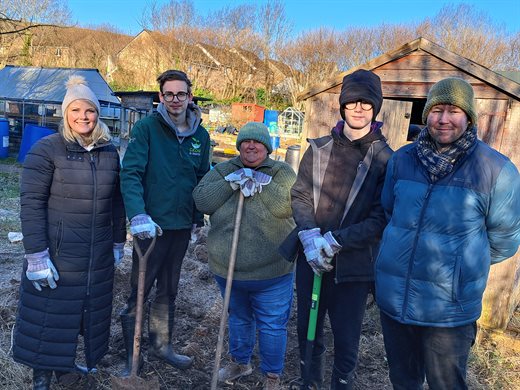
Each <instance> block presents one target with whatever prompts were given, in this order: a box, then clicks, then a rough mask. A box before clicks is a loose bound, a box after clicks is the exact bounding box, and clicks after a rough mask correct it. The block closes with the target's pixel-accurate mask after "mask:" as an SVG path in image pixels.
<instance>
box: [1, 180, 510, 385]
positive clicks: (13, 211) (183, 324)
mask: <svg viewBox="0 0 520 390" xmlns="http://www.w3.org/2000/svg"><path fill="white" fill-rule="evenodd" d="M4 179H5V178H4ZM0 184H2V183H0ZM2 185H6V184H5V183H4V184H2ZM0 195H2V193H1V189H0ZM12 195H13V194H12V193H4V194H3V196H2V197H1V198H0V199H1V204H0V388H2V389H29V388H31V372H30V370H29V369H28V368H27V367H25V366H22V365H20V364H17V363H14V362H13V361H12V359H11V356H10V355H11V342H12V331H13V327H14V323H15V318H16V307H17V301H18V287H19V282H20V272H21V264H22V258H23V253H24V252H23V246H22V244H21V243H11V242H9V240H8V239H7V233H8V232H9V231H20V226H19V219H18V213H19V201H18V198H17V197H13V196H12ZM206 229H207V228H204V229H202V232H201V233H200V234H199V238H198V240H197V242H196V243H194V244H190V246H189V249H188V252H187V254H186V257H185V259H184V264H183V270H182V275H181V281H180V285H179V293H178V297H177V310H176V324H175V339H174V347H175V348H176V349H177V350H178V351H181V352H182V353H185V354H188V355H191V356H193V357H194V358H195V363H194V365H193V367H192V368H190V369H188V370H186V371H180V370H176V369H174V368H171V367H169V366H168V365H166V364H164V363H162V362H159V361H148V359H147V355H146V349H147V335H146V332H145V334H144V343H143V349H144V357H145V365H144V368H143V371H142V374H141V376H142V377H143V378H151V377H156V378H158V380H159V383H160V386H161V389H172V390H173V389H179V390H189V389H193V390H195V389H197V390H202V389H209V388H210V382H211V375H212V370H213V366H214V358H215V349H216V344H217V336H218V329H219V323H220V317H221V310H222V299H221V297H220V294H219V292H218V290H217V287H216V284H215V282H214V280H213V278H212V275H211V274H210V272H209V270H208V264H207V252H206V243H205V236H206V233H207V230H206ZM130 245H131V244H130V243H127V246H126V248H125V252H126V255H125V260H124V262H123V264H122V265H121V266H119V267H118V268H117V270H116V278H115V285H114V292H115V294H114V308H113V318H112V328H111V338H110V349H109V351H108V353H107V354H106V356H105V357H104V358H103V360H102V361H101V363H100V364H99V365H98V371H97V373H95V374H92V375H89V377H88V378H82V379H80V380H79V381H78V382H76V383H75V384H73V385H70V386H64V385H59V384H57V383H56V382H54V383H53V387H52V388H53V389H76V390H77V389H110V388H111V379H110V378H111V375H117V374H118V373H119V372H120V371H121V370H122V369H123V367H124V357H125V353H124V346H123V341H122V336H121V330H120V326H119V321H118V315H117V313H118V312H119V311H120V309H121V308H122V307H123V306H124V303H125V299H126V297H127V294H128V284H129V276H130V268H131V258H130V253H131V246H130ZM519 318H520V317H519ZM295 324H296V317H295V311H294V310H293V312H292V315H291V319H290V323H289V343H288V348H287V354H286V366H285V372H284V375H283V379H282V383H283V386H284V388H287V389H289V388H290V384H291V382H292V381H293V380H295V379H296V378H297V377H298V375H299V360H298V349H297V343H296V339H297V338H296V327H295ZM326 333H327V345H328V352H327V362H328V363H329V364H328V370H327V374H326V378H327V383H328V378H329V377H330V371H331V365H332V358H333V355H332V352H333V348H332V339H331V334H330V328H328V331H327V332H326ZM225 345H227V339H226V344H225ZM491 348H492V347H491ZM489 353H493V354H494V355H493V356H495V357H496V356H497V354H496V351H493V350H490V352H489ZM486 354H488V350H483V351H482V355H484V358H485V355H486ZM509 358H511V359H510V360H508V361H507V365H506V368H504V370H507V369H509V370H510V372H509V373H508V376H507V379H506V380H505V381H504V380H502V379H500V380H491V379H490V376H491V375H495V374H493V369H494V367H493V365H494V364H495V363H493V361H492V360H490V359H487V360H485V361H484V362H483V361H482V358H481V357H478V356H473V357H472V358H471V363H470V367H469V372H468V379H469V383H470V388H471V389H511V390H514V389H520V386H519V387H517V385H518V384H519V383H520V373H519V367H518V363H519V361H518V358H515V357H514V356H513V357H509ZM515 359H516V360H515ZM226 361H227V355H226V348H224V353H223V360H222V364H225V363H226ZM78 362H79V363H81V347H80V350H79V351H78ZM252 363H253V365H254V366H255V367H256V369H255V371H254V372H253V374H252V375H251V376H249V377H246V378H242V379H240V380H239V381H237V382H236V383H234V384H232V385H225V386H222V387H221V388H226V389H261V388H262V380H263V377H262V375H261V373H260V372H259V370H258V365H259V361H258V356H257V354H256V353H255V356H254V357H253V361H252ZM488 363H489V365H490V367H486V364H488ZM500 364H502V363H500ZM515 378H516V379H515ZM356 388H357V389H390V388H391V386H390V383H389V380H388V371H387V364H386V361H385V354H384V347H383V338H382V334H381V329H380V325H379V318H378V313H377V308H376V305H375V304H374V302H373V301H372V300H371V301H370V302H369V304H368V308H367V313H366V315H365V320H364V326H363V334H362V337H361V345H360V358H359V367H358V370H357V384H356Z"/></svg>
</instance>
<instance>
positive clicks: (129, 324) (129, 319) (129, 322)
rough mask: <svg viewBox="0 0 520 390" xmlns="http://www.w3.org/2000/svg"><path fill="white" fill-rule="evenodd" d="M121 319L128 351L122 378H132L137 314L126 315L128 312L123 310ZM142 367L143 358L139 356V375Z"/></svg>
mask: <svg viewBox="0 0 520 390" xmlns="http://www.w3.org/2000/svg"><path fill="white" fill-rule="evenodd" d="M119 318H120V319H121V329H122V332H123V342H124V344H125V349H126V365H125V369H124V370H123V372H122V373H121V376H130V371H132V358H133V356H134V332H135V313H126V310H123V311H122V312H121V314H120V315H119ZM142 366H143V357H142V356H139V367H138V368H137V372H138V373H139V371H140V370H141V368H142Z"/></svg>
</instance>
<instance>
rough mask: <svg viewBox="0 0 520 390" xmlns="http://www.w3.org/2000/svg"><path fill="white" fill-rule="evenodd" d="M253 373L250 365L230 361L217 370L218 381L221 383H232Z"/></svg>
mask: <svg viewBox="0 0 520 390" xmlns="http://www.w3.org/2000/svg"><path fill="white" fill-rule="evenodd" d="M252 373H253V367H252V366H251V363H247V364H240V363H238V362H236V361H234V360H231V362H230V363H229V364H227V365H226V366H224V367H222V368H221V369H220V370H218V381H219V382H221V383H226V382H232V381H234V380H235V379H238V378H241V377H243V376H248V375H251V374H252Z"/></svg>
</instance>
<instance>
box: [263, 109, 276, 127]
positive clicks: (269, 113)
mask: <svg viewBox="0 0 520 390" xmlns="http://www.w3.org/2000/svg"><path fill="white" fill-rule="evenodd" d="M264 124H265V125H266V126H267V127H268V128H269V131H271V132H272V131H273V130H272V129H273V127H274V126H276V128H278V111H276V110H265V111H264Z"/></svg>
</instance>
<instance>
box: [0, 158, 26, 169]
mask: <svg viewBox="0 0 520 390" xmlns="http://www.w3.org/2000/svg"><path fill="white" fill-rule="evenodd" d="M0 163H1V164H2V165H15V166H18V167H21V166H22V165H21V164H20V163H19V162H18V161H16V158H14V157H7V158H4V159H3V160H0Z"/></svg>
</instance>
